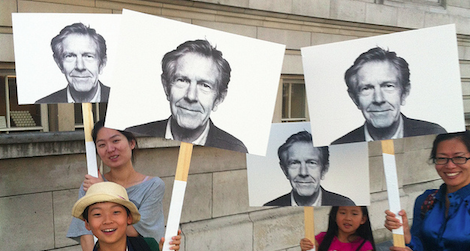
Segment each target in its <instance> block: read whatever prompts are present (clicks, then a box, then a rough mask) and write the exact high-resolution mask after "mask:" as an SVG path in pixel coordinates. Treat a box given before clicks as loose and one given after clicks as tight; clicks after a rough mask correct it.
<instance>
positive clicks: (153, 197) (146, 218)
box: [129, 178, 165, 240]
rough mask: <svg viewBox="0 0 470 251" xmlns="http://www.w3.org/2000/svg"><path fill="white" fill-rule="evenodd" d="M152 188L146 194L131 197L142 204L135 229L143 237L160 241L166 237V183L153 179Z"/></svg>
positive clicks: (146, 190)
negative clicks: (164, 214)
mask: <svg viewBox="0 0 470 251" xmlns="http://www.w3.org/2000/svg"><path fill="white" fill-rule="evenodd" d="M147 182H152V184H151V185H150V187H149V188H148V189H145V192H144V194H138V195H137V194H136V195H129V197H133V198H131V199H135V200H136V201H138V203H140V207H139V213H140V215H141V218H140V221H139V222H137V223H136V224H134V225H133V227H134V229H135V230H136V231H137V232H138V233H139V234H140V235H142V236H143V237H153V238H154V239H155V240H159V239H160V238H161V237H163V236H164V235H165V233H164V232H165V222H164V220H163V194H164V193H165V183H163V181H162V180H161V179H159V178H156V179H153V180H152V181H147Z"/></svg>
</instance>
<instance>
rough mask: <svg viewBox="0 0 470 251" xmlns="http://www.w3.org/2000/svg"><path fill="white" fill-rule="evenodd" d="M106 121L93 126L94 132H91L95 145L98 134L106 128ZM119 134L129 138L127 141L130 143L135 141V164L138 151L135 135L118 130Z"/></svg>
mask: <svg viewBox="0 0 470 251" xmlns="http://www.w3.org/2000/svg"><path fill="white" fill-rule="evenodd" d="M104 121H105V120H104V119H103V120H100V121H98V122H96V123H95V126H93V130H92V131H91V137H92V138H93V142H95V145H96V139H97V137H98V132H99V131H100V130H101V128H103V127H104ZM116 131H118V132H120V133H121V134H122V135H124V137H126V138H127V141H129V142H132V141H134V142H135V147H134V149H132V158H131V160H132V162H134V156H135V155H134V150H135V149H137V138H136V137H135V136H134V134H133V133H131V132H127V131H121V130H116Z"/></svg>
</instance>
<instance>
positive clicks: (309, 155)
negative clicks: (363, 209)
mask: <svg viewBox="0 0 470 251" xmlns="http://www.w3.org/2000/svg"><path fill="white" fill-rule="evenodd" d="M278 157H279V165H280V168H281V169H282V171H283V173H284V175H285V176H286V178H287V179H288V180H289V182H290V185H291V187H292V191H291V192H290V193H287V194H285V195H283V196H281V197H279V198H276V199H274V200H272V201H269V202H267V203H265V204H264V206H340V205H341V206H350V205H355V203H354V202H353V201H352V200H351V199H349V198H348V197H346V196H343V195H340V194H337V193H334V192H330V191H327V190H326V189H324V188H323V187H322V186H321V180H323V179H324V177H325V175H326V173H327V172H328V168H329V165H330V163H329V149H328V147H327V146H324V147H314V146H313V142H312V135H311V134H310V133H309V132H307V131H300V132H298V133H295V134H293V135H291V136H290V137H289V138H288V139H287V140H286V141H285V143H284V144H282V145H281V146H280V147H279V148H278Z"/></svg>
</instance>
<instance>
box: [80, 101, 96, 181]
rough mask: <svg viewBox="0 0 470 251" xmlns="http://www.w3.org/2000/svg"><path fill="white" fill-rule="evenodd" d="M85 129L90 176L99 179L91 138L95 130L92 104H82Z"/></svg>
mask: <svg viewBox="0 0 470 251" xmlns="http://www.w3.org/2000/svg"><path fill="white" fill-rule="evenodd" d="M82 114H83V128H84V133H85V148H86V160H87V170H88V174H89V175H92V176H94V177H98V166H97V163H96V148H95V142H93V138H92V136H91V131H92V129H93V124H94V123H93V111H92V105H91V103H82Z"/></svg>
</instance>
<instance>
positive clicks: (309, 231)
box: [304, 207, 315, 250]
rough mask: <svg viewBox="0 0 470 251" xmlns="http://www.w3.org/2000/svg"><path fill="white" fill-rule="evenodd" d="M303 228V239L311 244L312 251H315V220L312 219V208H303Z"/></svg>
mask: <svg viewBox="0 0 470 251" xmlns="http://www.w3.org/2000/svg"><path fill="white" fill-rule="evenodd" d="M304 226H305V238H307V239H309V240H311V241H312V242H313V245H314V246H313V249H311V250H315V220H314V218H313V207H304Z"/></svg>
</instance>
